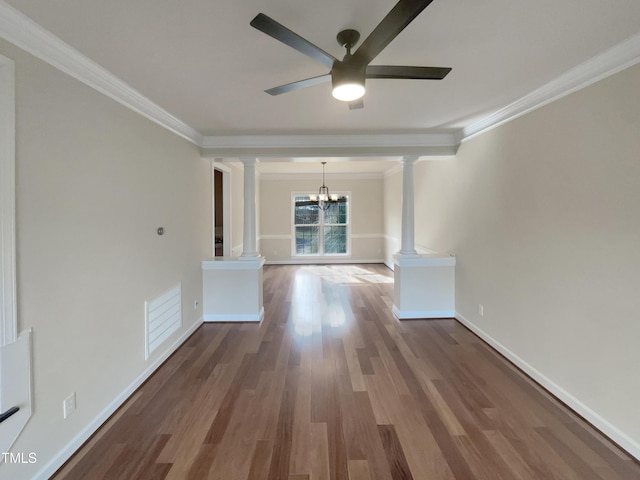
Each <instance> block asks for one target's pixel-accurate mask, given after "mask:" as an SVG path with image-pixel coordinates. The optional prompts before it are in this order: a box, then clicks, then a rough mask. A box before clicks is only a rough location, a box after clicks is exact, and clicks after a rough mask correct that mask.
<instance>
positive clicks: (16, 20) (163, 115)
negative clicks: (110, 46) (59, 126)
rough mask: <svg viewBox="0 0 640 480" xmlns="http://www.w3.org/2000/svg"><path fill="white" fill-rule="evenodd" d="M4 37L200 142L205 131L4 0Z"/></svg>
mask: <svg viewBox="0 0 640 480" xmlns="http://www.w3.org/2000/svg"><path fill="white" fill-rule="evenodd" d="M0 36H1V37H2V38H4V39H5V40H7V41H9V42H11V43H13V44H14V45H15V46H17V47H19V48H21V49H22V50H25V51H26V52H29V53H30V54H31V55H33V56H35V57H37V58H39V59H40V60H42V61H44V62H46V63H48V64H49V65H52V66H53V67H55V68H57V69H58V70H61V71H62V72H64V73H66V74H68V75H70V76H72V77H73V78H75V79H76V80H79V81H80V82H82V83H84V84H85V85H87V86H89V87H91V88H93V89H95V90H97V91H98V92H100V93H102V94H104V95H106V96H107V97H109V98H111V99H113V100H115V101H116V102H118V103H120V104H122V105H124V106H125V107H127V108H129V109H131V110H133V111H134V112H136V113H138V114H140V115H142V116H143V117H146V118H148V119H149V120H151V121H153V122H155V123H157V124H159V125H161V126H162V127H164V128H166V129H167V130H169V131H171V132H173V133H175V134H176V135H179V136H181V137H183V138H185V139H187V140H189V141H190V142H192V143H195V144H196V145H199V146H200V145H201V143H202V138H203V137H202V134H200V132H198V131H197V130H195V129H194V128H192V127H190V126H189V125H187V124H186V123H184V122H183V121H182V120H180V119H178V118H177V117H175V116H173V115H171V114H170V113H169V112H167V111H166V110H164V109H163V108H162V107H160V106H158V105H157V104H155V103H154V102H152V101H151V100H149V99H148V98H147V97H145V96H144V95H142V94H140V93H139V92H138V91H137V90H135V89H133V88H132V87H130V86H129V85H127V84H126V83H125V82H123V81H122V80H120V79H119V78H118V77H116V76H115V75H113V74H112V73H111V72H109V71H108V70H106V69H105V68H103V67H101V66H100V65H98V64H97V63H95V62H94V61H93V60H91V59H89V58H88V57H86V56H85V55H83V54H81V53H80V52H78V51H77V50H76V49H74V48H73V47H71V46H70V45H69V44H67V43H65V42H63V41H62V40H61V39H60V38H58V37H56V36H55V35H53V34H52V33H51V32H49V31H48V30H45V29H44V28H43V27H41V26H40V25H38V24H37V23H36V22H34V21H33V20H31V19H30V18H29V17H27V16H26V15H24V14H22V13H21V12H19V11H18V10H16V9H15V8H13V7H12V6H10V5H8V4H7V3H6V2H4V1H3V0H0Z"/></svg>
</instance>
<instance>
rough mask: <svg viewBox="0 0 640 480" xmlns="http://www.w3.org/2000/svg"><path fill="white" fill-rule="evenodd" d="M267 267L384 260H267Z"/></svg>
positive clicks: (355, 263)
mask: <svg viewBox="0 0 640 480" xmlns="http://www.w3.org/2000/svg"><path fill="white" fill-rule="evenodd" d="M265 263H266V264H267V265H329V264H330V265H333V264H337V263H340V264H350V265H357V264H360V263H384V260H383V259H382V258H372V259H371V258H370V259H356V258H322V257H318V258H312V259H300V260H267V261H266V262H265Z"/></svg>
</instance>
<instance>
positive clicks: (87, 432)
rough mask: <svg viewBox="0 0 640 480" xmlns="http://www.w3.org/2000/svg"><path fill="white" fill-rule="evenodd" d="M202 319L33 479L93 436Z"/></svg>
mask: <svg viewBox="0 0 640 480" xmlns="http://www.w3.org/2000/svg"><path fill="white" fill-rule="evenodd" d="M202 323H203V321H202V317H201V318H199V319H198V320H196V322H195V323H194V324H193V325H192V326H191V327H189V329H188V330H186V331H185V332H184V333H183V334H182V335H181V336H180V337H179V338H178V339H176V341H175V342H173V343H172V344H171V345H169V347H168V348H167V349H166V350H165V351H164V352H163V353H162V354H161V355H159V356H158V357H157V358H156V359H155V360H154V361H153V363H152V364H151V365H149V366H148V367H147V368H146V369H145V370H144V371H143V372H142V373H141V374H140V375H139V376H138V377H137V378H136V379H135V380H134V381H133V382H131V383H130V384H129V386H128V387H127V388H125V389H124V390H123V391H122V392H121V393H120V394H119V395H118V396H116V397H115V398H114V399H113V400H112V401H111V402H110V403H109V404H108V405H107V406H106V407H105V408H104V409H103V410H102V411H101V412H100V413H99V414H98V415H97V416H96V417H95V418H94V419H93V420H92V421H91V422H89V424H87V426H86V427H85V428H83V429H82V430H81V431H80V433H78V434H77V435H76V436H75V437H74V438H73V439H72V440H71V441H70V442H69V443H68V444H67V445H65V446H64V447H63V448H62V449H61V450H60V451H59V452H58V453H56V454H55V455H54V456H53V458H52V459H51V460H49V462H47V464H46V465H45V466H44V467H42V468H41V469H40V470H39V471H38V472H37V473H36V474H35V476H34V477H33V478H34V479H35V480H40V479H41V480H46V479H48V478H50V477H51V476H52V475H53V474H54V473H55V472H56V471H57V470H58V469H59V468H60V467H61V466H62V465H64V463H65V462H66V461H67V460H68V459H69V458H71V456H72V455H73V454H74V453H75V452H76V450H78V449H79V448H80V447H81V446H82V444H83V443H84V442H86V441H87V440H88V439H89V437H91V435H93V434H94V433H95V432H96V431H97V430H98V429H99V428H100V427H101V426H102V425H103V424H104V423H105V422H106V421H107V420H108V419H109V417H111V415H113V414H114V413H115V412H116V410H118V408H120V406H122V404H124V403H125V402H126V401H127V399H128V398H129V397H130V396H131V395H132V394H133V393H134V392H135V391H136V390H137V389H138V388H139V387H140V386H141V385H142V384H143V383H144V382H145V381H146V380H147V379H148V378H149V377H150V376H151V375H152V374H153V373H154V372H155V371H156V370H157V369H158V368H159V367H160V366H161V365H162V363H163V362H164V361H165V360H166V359H167V358H169V356H170V355H171V354H172V353H173V352H175V351H176V350H177V349H178V348H179V347H180V345H182V344H183V343H184V342H185V341H186V340H187V339H188V338H189V337H190V336H191V335H192V334H193V332H195V331H196V330H197V329H198V327H200V325H202Z"/></svg>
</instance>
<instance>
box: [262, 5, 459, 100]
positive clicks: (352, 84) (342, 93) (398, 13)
mask: <svg viewBox="0 0 640 480" xmlns="http://www.w3.org/2000/svg"><path fill="white" fill-rule="evenodd" d="M432 1H433V0H400V1H399V2H398V3H397V4H396V5H395V6H394V7H393V8H392V9H391V11H390V12H389V13H388V14H387V16H386V17H384V18H383V19H382V21H381V22H380V23H379V24H378V25H377V26H376V27H375V28H374V29H373V32H371V33H370V34H369V36H368V37H367V38H366V40H365V41H364V42H362V44H361V45H360V47H358V49H357V50H356V51H355V52H354V53H353V54H352V53H351V49H352V48H353V47H354V46H355V45H356V43H358V40H359V39H360V33H359V32H358V31H356V30H343V31H341V32H340V33H338V35H337V37H336V38H337V40H338V43H339V44H340V45H341V46H342V47H344V48H345V49H346V51H347V53H346V54H345V56H344V58H343V59H342V60H338V59H337V58H335V57H334V56H333V55H331V54H329V53H327V52H325V51H324V50H322V49H321V48H319V47H317V46H316V45H314V44H313V43H311V42H309V41H308V40H306V39H304V38H302V37H301V36H300V35H298V34H297V33H295V32H292V31H291V30H289V29H288V28H287V27H285V26H284V25H282V24H280V23H278V22H277V21H275V20H274V19H272V18H270V17H268V16H267V15H265V14H264V13H259V14H258V15H257V16H256V17H255V18H254V19H253V20H251V22H250V25H251V26H252V27H254V28H256V29H258V30H260V31H261V32H264V33H266V34H267V35H269V36H270V37H273V38H275V39H276V40H279V41H280V42H282V43H284V44H285V45H288V46H290V47H291V48H293V49H295V50H297V51H299V52H300V53H303V54H304V55H307V56H308V57H311V58H312V59H314V60H317V61H318V62H320V63H322V64H323V65H325V66H327V67H329V68H330V69H331V70H330V71H329V73H327V74H325V75H319V76H317V77H311V78H307V79H305V80H298V81H296V82H292V83H287V84H286V85H280V86H278V87H274V88H270V89H268V90H265V92H266V93H268V94H270V95H280V94H283V93H287V92H291V91H293V90H298V89H300V88H305V87H311V86H313V85H318V84H320V83H324V82H328V81H331V83H332V94H333V96H334V98H336V99H338V100H342V101H344V102H350V103H349V108H350V109H352V110H353V109H355V108H362V107H363V106H364V104H363V102H362V96H363V95H364V92H365V87H364V84H365V79H376V78H387V79H389V78H391V79H416V80H442V79H443V78H444V77H446V76H447V74H448V73H449V72H450V71H451V68H445V67H415V66H414V67H411V66H400V65H369V63H370V62H371V61H372V60H373V59H374V58H375V57H376V56H378V54H379V53H380V52H381V51H382V50H383V49H384V48H385V47H386V46H387V45H388V44H389V43H391V41H392V40H393V39H394V38H396V36H397V35H398V34H399V33H400V32H401V31H402V30H404V28H405V27H406V26H407V25H409V24H410V23H411V22H412V21H413V20H414V19H415V18H416V17H417V16H418V15H419V14H420V13H421V12H422V11H423V10H424V9H425V8H427V6H429V4H430V3H431V2H432Z"/></svg>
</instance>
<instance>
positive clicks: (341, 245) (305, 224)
mask: <svg viewBox="0 0 640 480" xmlns="http://www.w3.org/2000/svg"><path fill="white" fill-rule="evenodd" d="M293 230H294V232H293V239H294V244H293V255H348V254H349V243H350V242H349V196H348V195H342V194H340V195H338V196H337V201H334V202H331V203H330V204H329V207H328V208H327V209H326V210H322V209H321V208H319V207H318V205H317V203H316V202H313V201H311V196H310V194H294V195H293Z"/></svg>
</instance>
